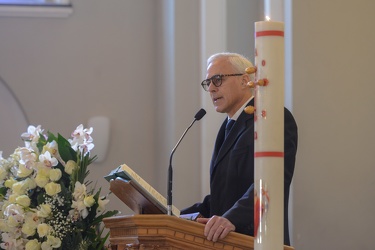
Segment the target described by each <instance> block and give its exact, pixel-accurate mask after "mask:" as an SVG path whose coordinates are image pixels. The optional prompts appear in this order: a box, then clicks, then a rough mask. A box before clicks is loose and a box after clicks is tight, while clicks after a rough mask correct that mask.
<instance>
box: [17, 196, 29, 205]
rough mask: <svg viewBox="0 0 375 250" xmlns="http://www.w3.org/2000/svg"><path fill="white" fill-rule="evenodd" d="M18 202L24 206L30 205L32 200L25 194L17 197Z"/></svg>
mask: <svg viewBox="0 0 375 250" xmlns="http://www.w3.org/2000/svg"><path fill="white" fill-rule="evenodd" d="M16 202H17V204H19V205H21V206H23V207H29V206H30V203H31V200H30V198H29V197H28V196H27V195H25V194H23V195H20V196H18V197H17V198H16Z"/></svg>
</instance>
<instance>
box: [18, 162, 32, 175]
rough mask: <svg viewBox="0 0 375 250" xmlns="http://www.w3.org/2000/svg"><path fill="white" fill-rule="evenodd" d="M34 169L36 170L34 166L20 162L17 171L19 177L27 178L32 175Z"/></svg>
mask: <svg viewBox="0 0 375 250" xmlns="http://www.w3.org/2000/svg"><path fill="white" fill-rule="evenodd" d="M33 171H34V170H33V169H32V168H28V167H27V166H26V165H24V164H20V165H19V168H18V171H17V175H18V177H21V178H25V177H27V176H29V175H31V174H32V172H33Z"/></svg>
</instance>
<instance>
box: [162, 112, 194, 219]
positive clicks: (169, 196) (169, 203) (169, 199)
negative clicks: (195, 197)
mask: <svg viewBox="0 0 375 250" xmlns="http://www.w3.org/2000/svg"><path fill="white" fill-rule="evenodd" d="M197 120H199V119H197V118H195V119H194V120H193V121H192V123H191V124H190V126H189V127H187V129H185V131H184V133H183V134H182V136H181V138H180V139H179V140H178V142H177V144H176V146H175V147H174V148H173V149H172V152H171V156H170V157H169V168H168V194H167V213H168V215H172V182H173V168H172V158H173V154H174V152H175V151H176V149H177V147H178V145H180V143H181V141H182V139H183V138H184V137H185V135H186V133H187V132H188V130H189V129H190V128H191V126H193V124H194V122H195V121H197Z"/></svg>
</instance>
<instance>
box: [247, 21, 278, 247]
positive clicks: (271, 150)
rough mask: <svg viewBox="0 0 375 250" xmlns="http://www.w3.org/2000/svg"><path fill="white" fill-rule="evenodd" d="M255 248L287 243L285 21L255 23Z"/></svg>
mask: <svg viewBox="0 0 375 250" xmlns="http://www.w3.org/2000/svg"><path fill="white" fill-rule="evenodd" d="M255 66H256V67H257V71H256V76H255V78H256V81H257V82H258V83H259V82H260V80H265V82H266V84H265V85H264V86H260V84H256V87H255V114H254V115H255V128H254V130H255V131H254V133H255V134H254V138H255V141H254V147H255V149H254V166H255V170H254V171H255V172H254V182H255V191H254V196H255V197H254V226H255V228H254V236H255V238H254V249H255V250H277V249H283V245H284V244H283V243H284V236H283V235H284V23H282V22H273V21H263V22H256V23H255Z"/></svg>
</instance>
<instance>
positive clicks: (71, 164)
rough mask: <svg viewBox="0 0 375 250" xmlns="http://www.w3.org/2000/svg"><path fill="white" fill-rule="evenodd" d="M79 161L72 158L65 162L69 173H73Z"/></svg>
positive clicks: (66, 170)
mask: <svg viewBox="0 0 375 250" xmlns="http://www.w3.org/2000/svg"><path fill="white" fill-rule="evenodd" d="M77 166H78V165H77V163H76V162H75V161H72V160H69V161H68V162H67V163H66V164H65V168H64V171H65V172H66V173H67V174H72V173H73V171H74V170H75V169H76V168H77Z"/></svg>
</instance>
